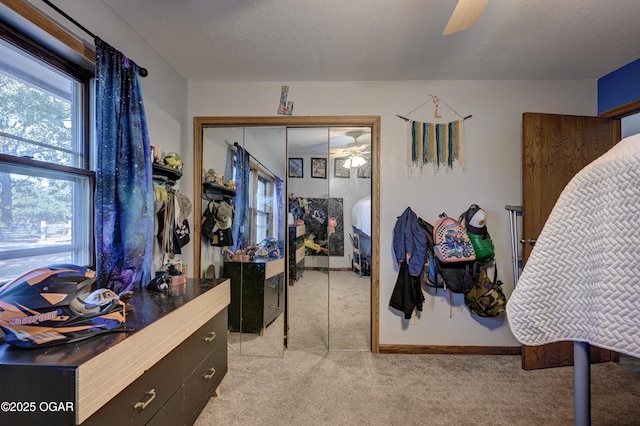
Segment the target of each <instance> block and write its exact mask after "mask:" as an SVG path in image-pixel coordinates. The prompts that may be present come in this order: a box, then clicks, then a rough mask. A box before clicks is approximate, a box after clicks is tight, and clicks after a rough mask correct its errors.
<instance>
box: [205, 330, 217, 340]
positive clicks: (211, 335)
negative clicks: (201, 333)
mask: <svg viewBox="0 0 640 426" xmlns="http://www.w3.org/2000/svg"><path fill="white" fill-rule="evenodd" d="M215 338H216V332H215V331H211V332H210V333H209V334H207V337H203V338H202V340H204V341H205V342H207V343H211V342H213V339H215Z"/></svg>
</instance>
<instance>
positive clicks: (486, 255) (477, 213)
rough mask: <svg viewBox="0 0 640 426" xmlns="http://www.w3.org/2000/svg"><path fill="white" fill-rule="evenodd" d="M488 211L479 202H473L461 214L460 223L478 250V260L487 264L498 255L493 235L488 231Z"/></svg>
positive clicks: (479, 262) (475, 249)
mask: <svg viewBox="0 0 640 426" xmlns="http://www.w3.org/2000/svg"><path fill="white" fill-rule="evenodd" d="M486 217H487V215H486V213H485V212H484V210H482V209H481V208H480V207H479V206H478V205H477V204H471V206H470V207H469V208H468V209H467V211H466V212H464V213H462V214H461V215H460V223H462V224H463V226H464V228H465V231H466V232H467V236H468V237H469V240H471V245H472V246H473V250H474V251H475V252H476V262H478V264H480V265H487V264H490V263H491V262H493V261H494V259H495V257H496V252H495V248H494V246H493V241H492V240H491V235H489V231H487V225H486Z"/></svg>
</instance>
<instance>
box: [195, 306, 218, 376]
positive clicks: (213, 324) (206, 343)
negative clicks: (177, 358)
mask: <svg viewBox="0 0 640 426" xmlns="http://www.w3.org/2000/svg"><path fill="white" fill-rule="evenodd" d="M227 319H228V315H227V308H225V309H223V310H222V311H220V313H218V314H217V315H216V316H215V317H213V318H212V319H210V320H209V321H207V322H206V323H205V325H203V326H202V327H201V328H200V329H198V331H196V332H195V333H193V334H192V335H191V337H189V338H188V339H187V340H185V346H184V359H185V366H190V367H189V371H185V374H186V375H189V374H191V373H192V372H193V370H194V369H195V368H197V367H198V365H199V364H200V363H201V362H202V360H204V359H205V358H206V357H207V356H208V355H209V354H210V353H211V352H212V351H214V350H216V349H218V347H219V346H220V345H225V346H226V341H227ZM222 350H224V351H225V352H226V347H225V348H224V349H222Z"/></svg>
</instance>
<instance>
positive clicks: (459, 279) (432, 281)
mask: <svg viewBox="0 0 640 426" xmlns="http://www.w3.org/2000/svg"><path fill="white" fill-rule="evenodd" d="M442 219H450V220H446V221H444V220H442ZM456 223H457V225H456ZM418 224H419V225H420V226H421V227H422V228H423V229H424V231H425V233H426V234H427V235H428V238H427V264H426V265H425V268H424V269H423V274H422V282H424V283H425V284H426V285H428V286H430V287H435V288H436V289H437V288H445V289H448V290H450V291H451V292H453V293H466V292H467V291H468V290H469V289H470V288H471V287H472V286H473V284H474V283H475V282H476V278H477V270H476V262H475V260H473V259H471V260H469V258H470V256H469V254H470V252H472V251H473V247H472V246H471V243H470V242H469V240H468V238H465V237H466V234H465V233H464V231H463V230H462V226H461V225H460V223H458V221H457V220H455V219H453V218H450V217H447V216H446V215H445V214H444V213H443V214H442V215H441V217H440V219H439V220H438V221H437V222H436V225H431V224H430V223H428V222H426V221H424V220H422V219H420V218H419V219H418ZM438 226H440V227H441V228H447V229H446V230H445V229H441V230H440V231H439V230H438ZM447 230H448V231H450V232H449V237H450V238H452V239H453V241H454V242H455V243H451V244H449V245H447V244H446V242H445V238H446V236H447V235H446V234H447ZM453 234H455V236H454V235H453ZM438 244H441V246H443V247H444V250H443V251H442V252H443V253H445V254H444V258H446V259H447V261H443V260H442V258H441V256H443V255H442V254H441V253H440V252H439V250H438V248H437V247H438ZM461 245H462V246H464V247H460V246H461ZM450 247H453V248H451V249H450ZM457 253H460V254H461V255H460V256H459V257H458V256H456V254H457ZM463 254H466V255H463ZM447 256H448V257H447ZM454 259H455V260H454Z"/></svg>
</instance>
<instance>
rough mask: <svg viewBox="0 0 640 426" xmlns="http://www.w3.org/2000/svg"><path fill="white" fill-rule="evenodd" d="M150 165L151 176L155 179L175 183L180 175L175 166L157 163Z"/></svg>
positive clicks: (180, 172)
mask: <svg viewBox="0 0 640 426" xmlns="http://www.w3.org/2000/svg"><path fill="white" fill-rule="evenodd" d="M151 167H152V169H153V174H152V177H153V179H154V180H157V181H161V182H164V183H168V184H175V183H176V182H177V181H178V180H179V179H180V178H181V177H182V171H180V170H178V169H176V168H175V167H169V166H165V165H163V164H159V163H153V164H152V166H151Z"/></svg>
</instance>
